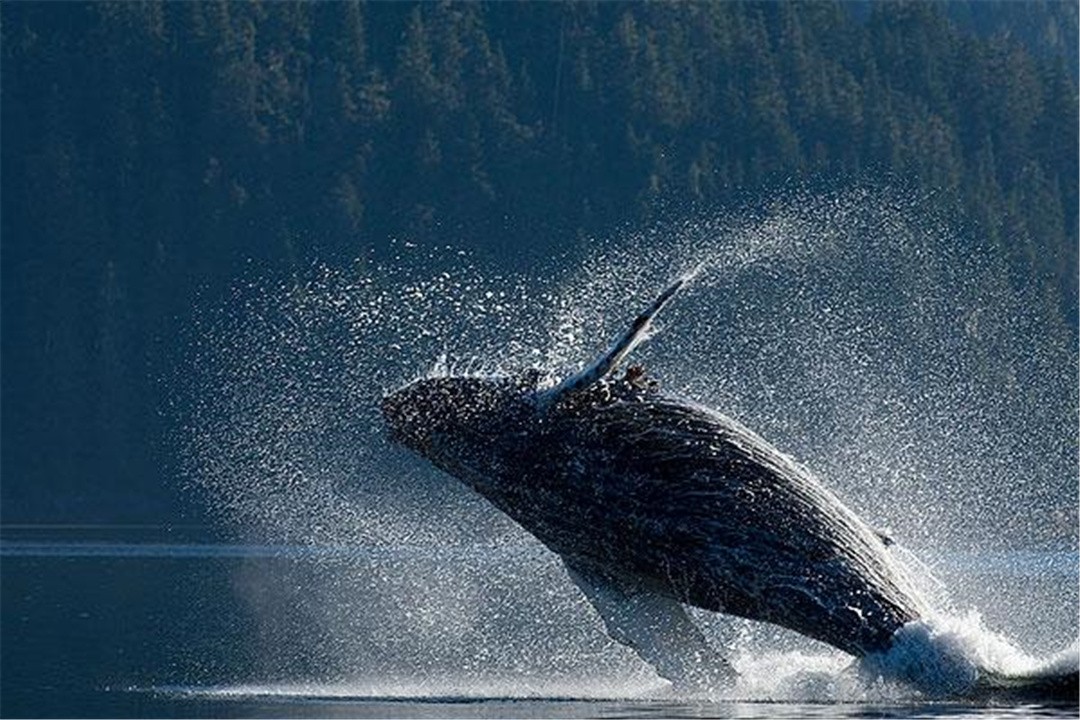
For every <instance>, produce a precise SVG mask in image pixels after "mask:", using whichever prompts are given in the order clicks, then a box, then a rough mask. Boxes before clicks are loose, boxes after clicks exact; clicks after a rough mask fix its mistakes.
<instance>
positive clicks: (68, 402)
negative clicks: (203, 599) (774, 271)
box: [0, 1, 1078, 517]
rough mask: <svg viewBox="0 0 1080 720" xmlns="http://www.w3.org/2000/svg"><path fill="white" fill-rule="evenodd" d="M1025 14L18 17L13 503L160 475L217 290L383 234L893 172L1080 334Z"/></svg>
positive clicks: (1065, 109)
mask: <svg viewBox="0 0 1080 720" xmlns="http://www.w3.org/2000/svg"><path fill="white" fill-rule="evenodd" d="M1008 6H1009V3H1007V2H1004V3H1003V2H987V3H974V2H964V3H952V4H949V3H946V4H940V3H917V2H895V3H894V2H874V3H853V4H850V5H847V4H844V3H839V2H776V3H772V2H762V3H758V2H714V3H689V2H688V3H637V2H635V3H617V2H612V3H585V2H580V3H577V2H575V3H488V4H485V3H462V4H453V3H420V4H410V3H377V4H363V3H354V2H333V3H285V2H281V3H278V2H274V3H257V2H252V3H238V2H224V1H213V2H184V3H153V2H139V3H133V2H119V3H108V2H94V3H82V4H79V3H6V4H4V5H3V7H2V9H0V12H2V21H3V22H2V33H3V35H2V62H3V68H2V69H3V77H2V93H3V97H2V99H3V102H2V107H0V113H2V125H0V132H2V143H0V154H2V157H0V159H2V166H0V170H2V174H3V193H2V204H3V213H2V219H0V222H2V233H3V258H2V260H3V267H2V273H3V277H2V279H3V287H2V293H3V295H2V301H3V302H2V306H3V307H2V311H3V326H4V327H3V364H4V372H3V394H4V405H5V407H4V411H3V412H4V416H3V418H4V423H3V433H4V441H5V443H4V445H5V447H4V452H3V476H4V486H3V487H4V506H5V510H4V512H5V517H7V516H8V513H9V512H11V510H10V508H11V502H12V501H14V502H16V505H15V508H16V509H19V508H21V505H19V504H18V503H21V502H23V499H24V496H23V495H19V496H17V497H16V496H14V491H12V490H10V488H11V483H12V479H14V478H26V477H30V478H39V479H40V480H41V482H43V483H49V482H53V481H54V480H55V479H56V478H61V479H65V480H62V481H63V482H66V483H67V484H68V485H71V486H77V485H78V483H80V482H83V481H84V480H85V477H86V475H87V473H96V474H102V473H106V472H108V473H114V474H116V479H115V481H113V482H115V483H116V486H117V487H124V486H125V483H127V482H137V481H140V480H143V479H144V478H145V477H146V475H147V472H148V469H150V468H154V467H156V460H155V458H154V457H153V454H152V452H151V451H150V450H149V449H147V448H149V447H150V443H149V442H148V440H147V438H148V433H149V432H150V431H149V430H148V428H155V427H156V426H157V423H158V420H157V416H156V413H155V409H154V408H153V407H152V403H148V402H147V398H149V397H153V396H154V394H155V393H154V389H153V387H152V380H151V379H150V378H152V377H153V376H154V371H155V369H156V368H159V367H160V366H161V365H162V364H164V363H165V362H166V359H167V358H168V357H171V355H172V354H173V353H175V350H176V347H175V344H176V343H175V339H174V338H175V333H176V329H177V324H178V323H182V322H183V318H184V316H185V312H186V309H187V308H189V307H190V305H191V303H192V298H193V296H194V294H195V293H196V292H204V293H208V294H210V295H211V296H213V294H215V293H218V292H221V291H222V290H223V289H224V288H227V287H228V286H229V285H230V283H232V282H234V279H235V277H236V276H237V274H238V273H239V272H241V271H243V270H244V269H245V268H248V267H251V266H252V265H254V266H255V267H259V268H265V269H266V270H267V271H269V272H282V273H288V272H292V271H296V270H299V269H301V268H304V267H306V266H307V265H308V264H309V263H310V262H312V261H316V260H317V261H326V262H331V263H338V262H347V261H349V260H351V259H352V258H355V257H358V256H363V255H365V254H367V253H369V252H370V251H372V250H374V251H375V252H378V251H379V250H380V249H383V248H385V247H386V245H387V241H388V238H391V237H401V238H408V239H410V240H412V241H414V242H420V243H425V242H427V243H439V244H445V243H446V242H452V243H455V244H468V245H473V246H478V247H482V248H484V249H485V250H486V251H489V252H491V253H493V254H495V255H496V256H499V257H502V258H504V260H505V261H506V262H520V261H521V260H520V258H528V257H530V256H532V257H535V256H539V255H543V254H547V253H551V252H554V251H563V250H568V249H570V250H572V249H573V248H574V247H575V246H576V244H577V243H579V242H581V240H580V239H581V238H585V237H587V236H589V235H590V234H596V233H599V234H602V233H603V232H605V229H607V228H610V227H611V226H613V225H615V224H620V223H626V222H634V221H647V220H649V219H650V218H653V217H655V216H657V215H658V214H660V213H663V212H665V211H669V210H670V209H671V208H676V209H679V208H688V207H691V206H702V207H708V206H710V205H723V204H726V203H731V202H735V201H740V200H742V199H745V198H746V197H748V196H749V197H752V196H753V194H754V193H755V192H756V191H759V190H761V189H767V188H770V187H773V186H775V185H776V184H777V183H779V182H782V181H786V180H789V179H792V178H794V179H796V180H805V179H814V178H817V179H824V180H827V181H830V182H837V181H840V182H843V181H845V180H849V179H855V180H857V179H861V178H866V177H871V178H875V177H880V176H882V175H888V176H891V177H894V178H897V179H899V180H902V181H904V182H910V183H913V184H915V185H916V186H919V187H922V188H929V189H934V190H935V191H938V193H937V194H938V196H939V197H941V198H943V201H944V202H953V203H955V204H956V205H957V206H958V207H960V208H961V209H962V210H963V211H964V212H965V214H966V216H967V217H968V218H970V221H971V228H972V232H974V233H978V234H980V235H981V236H982V237H984V238H990V241H991V242H993V243H996V244H997V245H998V246H1000V248H1001V249H1002V251H1003V252H1004V253H1006V254H1007V256H1008V258H1009V260H1010V270H1011V277H1010V278H1009V280H1010V282H1012V283H1014V284H1018V285H1019V284H1024V285H1032V284H1033V285H1036V286H1037V287H1039V288H1041V291H1042V295H1043V297H1044V298H1045V302H1046V303H1048V304H1049V305H1050V306H1052V307H1054V308H1056V311H1057V312H1060V313H1061V315H1062V316H1063V317H1064V319H1065V320H1066V321H1067V323H1068V324H1069V326H1070V327H1072V328H1073V329H1074V330H1075V328H1076V325H1077V308H1076V294H1077V277H1076V275H1077V273H1076V268H1077V220H1076V219H1077V209H1078V205H1077V203H1078V197H1077V176H1078V165H1077V155H1078V151H1077V122H1078V121H1077V82H1076V77H1075V64H1074V65H1073V66H1070V65H1069V64H1068V62H1070V61H1071V60H1074V59H1075V58H1073V57H1072V56H1073V55H1074V54H1075V52H1074V51H1075V47H1076V45H1075V37H1076V8H1075V4H1070V3H1065V2H1062V3H1053V2H1049V3H1024V6H1025V7H1026V8H1028V10H1029V14H1030V13H1034V14H1035V16H1036V17H1037V18H1038V19H1039V22H1038V23H1034V22H1033V23H1028V24H1025V25H1023V32H1016V33H1012V34H1010V33H1006V32H1002V29H1003V28H1008V27H1012V26H1011V25H1008V24H1005V23H1004V21H1003V20H1002V18H1006V19H1007V18H1008V17H1010V15H1009V13H1011V12H1013V11H1012V10H1010V9H1009V8H1008ZM1070 38H1071V39H1073V40H1072V41H1071V42H1070ZM1058 45H1061V47H1060V48H1059V47H1058ZM1061 48H1063V49H1061ZM16 441H18V442H16ZM44 442H49V443H51V444H52V445H53V447H54V448H56V450H55V451H54V452H52V453H46V454H42V451H41V444H42V443H44ZM116 458H123V459H124V462H123V463H122V465H123V466H122V467H121V466H119V465H118V461H117V460H116ZM27 482H29V481H27ZM20 487H21V486H20ZM88 492H91V493H92V492H94V490H93V488H89V489H88ZM67 497H69V498H71V502H72V504H73V507H75V508H76V511H77V508H78V507H79V504H80V503H81V502H82V501H83V500H81V499H80V498H79V496H78V495H75V496H72V495H70V494H68V495H67ZM83 499H85V498H83ZM26 502H27V503H30V504H31V505H32V501H30V500H26Z"/></svg>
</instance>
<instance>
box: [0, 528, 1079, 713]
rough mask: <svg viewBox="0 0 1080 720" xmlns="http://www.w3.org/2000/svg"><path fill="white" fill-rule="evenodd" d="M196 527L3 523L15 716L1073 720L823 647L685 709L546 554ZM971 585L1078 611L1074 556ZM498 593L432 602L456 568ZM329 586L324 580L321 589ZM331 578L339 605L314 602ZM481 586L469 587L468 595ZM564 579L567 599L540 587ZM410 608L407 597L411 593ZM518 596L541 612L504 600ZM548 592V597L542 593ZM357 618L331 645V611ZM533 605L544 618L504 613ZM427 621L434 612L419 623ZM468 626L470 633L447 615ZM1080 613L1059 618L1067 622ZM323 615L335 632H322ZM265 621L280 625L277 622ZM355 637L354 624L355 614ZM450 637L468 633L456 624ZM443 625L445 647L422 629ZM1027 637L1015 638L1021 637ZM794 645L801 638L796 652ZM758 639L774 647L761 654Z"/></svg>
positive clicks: (1050, 558) (1043, 556)
mask: <svg viewBox="0 0 1080 720" xmlns="http://www.w3.org/2000/svg"><path fill="white" fill-rule="evenodd" d="M203 534H204V531H202V530H201V529H197V528H118V527H110V528H66V529H59V528H37V527H16V528H5V529H4V532H3V537H2V543H0V561H2V562H3V566H4V584H3V587H2V588H0V591H2V598H0V601H2V604H3V608H4V613H3V617H2V631H3V637H4V643H3V645H2V647H0V663H2V668H3V693H2V694H0V704H2V706H3V707H2V708H0V712H2V714H3V716H4V717H27V716H46V717H48V716H52V717H81V716H94V717H148V716H182V717H237V716H259V717H286V716H288V717H747V718H766V717H768V718H777V717H867V716H873V717H922V716H934V717H942V716H975V717H985V718H991V717H1028V716H1031V715H1043V716H1057V717H1069V716H1075V714H1076V708H1075V705H1074V706H1072V707H1069V706H1054V705H1021V706H1005V707H1002V706H993V705H971V704H965V703H960V702H945V701H939V702H932V701H928V700H926V699H925V698H923V697H921V696H919V695H918V694H916V693H912V692H910V691H903V690H898V689H897V688H887V687H874V686H861V687H860V686H858V685H857V684H856V682H855V679H856V676H855V674H854V673H853V672H851V671H849V667H850V664H851V663H850V659H849V658H846V657H845V656H843V655H842V654H840V653H838V652H836V651H833V650H831V649H829V648H827V647H825V646H821V645H817V646H812V647H811V646H803V647H801V648H798V649H795V648H787V649H785V648H784V645H783V642H780V643H777V644H775V645H774V647H773V648H772V649H770V650H762V651H755V652H751V653H749V654H745V655H744V656H743V657H741V658H740V659H739V660H738V662H737V665H738V666H739V669H740V671H741V672H742V673H743V678H742V679H741V680H740V682H739V685H738V686H737V687H736V689H735V690H734V691H732V692H730V693H725V694H721V695H716V696H712V697H710V696H698V697H678V696H673V695H671V694H670V692H669V690H668V688H667V687H666V684H665V683H664V682H663V681H662V680H660V679H659V678H657V677H656V676H654V675H653V674H652V673H651V671H649V670H648V668H646V667H643V666H641V664H640V663H639V662H637V661H636V660H635V659H634V658H633V657H632V656H629V655H628V654H626V653H624V652H622V649H621V648H619V647H618V646H614V645H613V644H611V643H610V641H608V640H607V639H606V637H604V635H603V633H602V630H600V629H599V627H598V625H597V623H596V622H594V620H593V618H592V617H591V616H590V613H589V610H588V608H587V607H585V606H584V605H582V603H581V602H579V601H577V600H575V598H574V594H573V590H572V587H571V586H569V585H568V584H566V583H565V582H560V577H559V576H560V570H559V568H558V565H557V563H556V562H553V559H552V558H551V557H550V555H549V554H548V553H547V552H546V551H545V550H544V549H543V548H541V547H539V546H536V545H534V544H529V543H523V544H521V545H507V546H500V547H492V546H485V545H483V544H473V545H463V546H460V547H454V548H441V549H431V548H424V547H417V546H403V547H381V548H375V547H365V546H295V545H294V546H283V545H279V546H258V545H240V544H207V543H203V542H193V541H190V540H188V539H187V537H185V536H186V535H190V536H201V535H203ZM944 561H945V562H954V563H956V564H957V566H958V567H959V566H963V567H964V568H965V570H964V571H963V572H959V576H961V577H962V576H964V575H968V576H969V577H970V579H971V581H972V582H974V583H999V584H1014V583H1021V584H1023V585H1024V586H1025V587H1026V588H1027V589H1028V591H1029V592H1031V593H1032V595H1033V596H1035V597H1043V596H1058V597H1060V598H1061V600H1062V605H1063V606H1068V607H1073V608H1075V606H1076V594H1075V588H1076V586H1077V581H1078V578H1077V571H1076V568H1077V566H1078V558H1077V555H1076V553H1075V552H1072V551H1061V552H1049V551H1046V552H1032V551H1025V552H1017V553H1014V554H1005V555H1002V554H995V555H993V556H992V557H987V558H980V557H972V556H962V557H953V558H945V559H944ZM450 565H456V566H460V567H463V568H467V572H470V573H476V574H478V575H479V576H480V577H483V578H485V585H486V587H484V588H474V591H475V594H468V593H465V594H464V595H463V594H460V593H459V594H457V595H455V594H454V593H450V597H445V596H442V594H441V593H440V597H439V598H438V599H437V601H436V603H435V605H434V606H432V605H431V604H430V603H428V602H425V599H424V598H417V597H415V596H410V595H408V594H406V588H405V587H403V586H402V583H403V581H402V580H401V578H410V579H411V580H410V581H409V582H411V583H413V584H414V585H415V586H416V587H422V586H424V585H425V584H427V583H428V582H430V583H431V584H432V585H434V586H435V588H436V591H438V590H440V589H441V588H442V587H443V586H444V585H445V582H446V581H445V580H444V579H442V575H443V573H444V568H446V567H447V566H450ZM312 577H318V578H321V579H322V582H320V583H318V584H316V585H310V584H308V583H306V582H305V578H312ZM327 579H332V580H333V584H335V585H337V586H338V587H339V588H340V590H339V593H341V595H339V596H338V597H335V598H327V597H322V596H319V595H318V594H316V593H317V592H318V591H319V589H322V588H325V587H326V581H327ZM466 582H467V581H466ZM550 584H554V585H556V586H557V587H558V588H559V590H558V592H557V593H552V594H550V595H548V594H544V590H543V588H544V587H545V586H547V585H550ZM398 593H401V595H400V602H399V603H396V604H395V603H394V602H393V601H392V599H390V600H388V597H389V598H392V597H393V596H394V595H396V594H398ZM510 593H522V594H527V595H529V596H531V601H530V600H529V599H513V600H511V601H508V600H507V595H508V594H510ZM537 593H539V594H540V597H536V594H537ZM342 597H347V598H348V599H347V601H346V605H347V607H345V608H341V609H340V611H341V616H342V618H344V616H346V615H351V614H356V615H357V616H358V617H356V618H355V619H354V623H353V628H352V632H353V634H352V635H351V636H349V637H340V638H333V637H319V635H320V633H325V632H326V624H325V623H326V622H327V618H326V615H325V613H324V612H322V611H320V610H319V608H318V606H319V604H320V603H326V602H331V601H335V602H337V601H341V598H342ZM513 609H516V610H517V611H518V612H524V613H530V615H529V616H528V617H503V616H501V615H500V611H502V612H506V611H509V610H513ZM424 612H427V613H430V614H431V616H430V617H427V618H424V617H419V616H418V615H422V614H423V613H424ZM454 613H460V614H462V615H464V616H466V618H467V619H466V620H457V621H456V622H457V627H447V625H448V618H447V617H446V615H447V614H454ZM1064 614H1065V613H1064V612H1061V613H1058V615H1059V616H1057V617H1055V616H1053V614H1052V615H1051V616H1049V617H1046V618H1045V620H1044V622H1045V623H1046V625H1047V626H1052V625H1055V624H1058V623H1061V622H1064V621H1066V618H1064V617H1063V615H1064ZM317 616H318V617H317ZM268 618H276V622H275V621H272V620H271V621H270V625H269V626H268V624H267V623H268ZM338 622H340V623H341V624H340V625H339V627H340V628H341V629H340V630H339V632H342V633H345V632H347V631H346V630H345V629H344V628H348V621H346V620H344V619H339V621H338ZM450 624H452V623H450ZM425 625H427V626H428V627H429V628H430V630H431V632H430V633H428V634H425V633H424V631H423V629H424V627H425ZM1022 628H1023V624H1022V623H1013V624H1005V625H1002V626H999V628H998V629H999V630H1002V631H1004V632H1006V633H1010V632H1016V631H1018V630H1021V629H1022ZM788 640H791V638H788ZM759 641H760V639H759Z"/></svg>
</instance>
